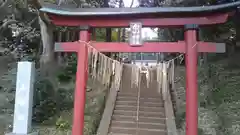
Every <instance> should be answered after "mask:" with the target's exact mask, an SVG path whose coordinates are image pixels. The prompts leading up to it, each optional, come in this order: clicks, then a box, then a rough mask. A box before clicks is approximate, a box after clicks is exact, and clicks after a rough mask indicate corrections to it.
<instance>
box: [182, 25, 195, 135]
mask: <svg viewBox="0 0 240 135" xmlns="http://www.w3.org/2000/svg"><path fill="white" fill-rule="evenodd" d="M196 29H197V25H186V26H185V42H186V54H185V56H186V57H185V62H186V135H198V82H197V60H198V59H197V54H198V51H197V47H198V45H197V32H196Z"/></svg>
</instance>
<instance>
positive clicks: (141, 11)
mask: <svg viewBox="0 0 240 135" xmlns="http://www.w3.org/2000/svg"><path fill="white" fill-rule="evenodd" d="M239 5H240V1H236V2H232V3H227V4H221V5H212V6H195V7H150V8H149V7H138V8H67V7H61V6H58V5H45V6H44V7H43V8H41V9H40V11H42V12H45V13H50V14H55V15H61V16H85V17H88V16H89V17H90V16H115V15H145V14H157V15H169V14H176V15H179V14H183V15H189V14H191V15H194V14H206V13H221V12H228V11H231V10H234V9H236V8H237V7H238V6H239Z"/></svg>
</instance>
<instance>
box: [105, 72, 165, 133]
mask: <svg viewBox="0 0 240 135" xmlns="http://www.w3.org/2000/svg"><path fill="white" fill-rule="evenodd" d="M126 72H127V71H126V70H125V73H124V74H128V75H130V73H126ZM128 75H124V76H126V77H128ZM141 78H143V79H142V80H141V82H140V86H139V87H134V88H133V87H132V86H131V82H128V81H127V80H129V79H127V78H126V79H123V80H126V81H124V83H122V84H124V85H122V86H121V89H120V91H119V92H118V94H117V98H116V102H115V107H114V111H113V114H112V118H111V123H110V127H109V130H108V135H167V130H166V117H165V109H164V102H163V99H162V94H161V92H159V91H158V89H157V82H156V79H154V80H153V81H151V83H150V85H149V87H147V84H146V82H147V81H146V77H144V75H143V76H142V77H141Z"/></svg>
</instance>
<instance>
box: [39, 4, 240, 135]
mask: <svg viewBox="0 0 240 135" xmlns="http://www.w3.org/2000/svg"><path fill="white" fill-rule="evenodd" d="M238 5H240V1H238V2H233V3H230V4H223V5H217V6H207V7H182V8H181V7H167V8H163V7H161V8H159V7H157V8H86V9H69V8H62V7H58V6H48V7H44V8H42V9H41V11H42V12H45V13H47V14H48V16H49V17H50V18H51V20H52V22H53V23H54V24H55V25H62V26H80V28H81V30H80V36H79V38H80V40H81V41H76V42H65V43H56V45H55V50H56V51H63V52H77V53H78V61H77V62H78V65H77V73H76V88H75V98H74V117H73V128H72V135H83V129H84V107H85V99H86V97H85V94H86V91H85V88H86V81H87V73H88V71H87V70H88V69H87V68H88V49H87V46H86V45H84V44H86V43H88V42H89V41H90V34H91V30H90V28H91V27H129V25H130V23H131V22H140V23H141V24H142V25H143V26H145V27H184V28H185V32H184V34H185V38H184V41H179V42H145V43H143V44H141V43H140V44H136V45H137V46H135V45H133V46H131V45H129V44H128V43H124V42H94V41H91V45H92V46H93V47H94V48H96V49H97V50H98V51H100V52H181V53H185V59H186V60H185V61H186V135H197V134H198V90H197V88H198V87H197V55H198V52H219V53H221V52H225V45H224V44H222V43H211V42H201V41H198V40H197V29H198V26H199V25H200V26H201V25H214V24H219V23H224V22H226V21H227V19H228V17H229V15H231V14H232V13H233V12H232V10H234V8H236V7H237V6H238Z"/></svg>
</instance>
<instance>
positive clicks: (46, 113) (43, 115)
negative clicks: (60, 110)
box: [33, 78, 57, 123]
mask: <svg viewBox="0 0 240 135" xmlns="http://www.w3.org/2000/svg"><path fill="white" fill-rule="evenodd" d="M56 105H57V104H56V98H55V90H54V87H53V85H52V83H51V82H50V81H49V80H48V79H44V78H41V79H39V80H37V81H36V83H35V93H34V105H33V121H34V122H37V123H41V122H43V121H45V120H47V119H48V118H49V117H51V116H53V115H55V114H56V112H57V108H56V107H57V106H56Z"/></svg>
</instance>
